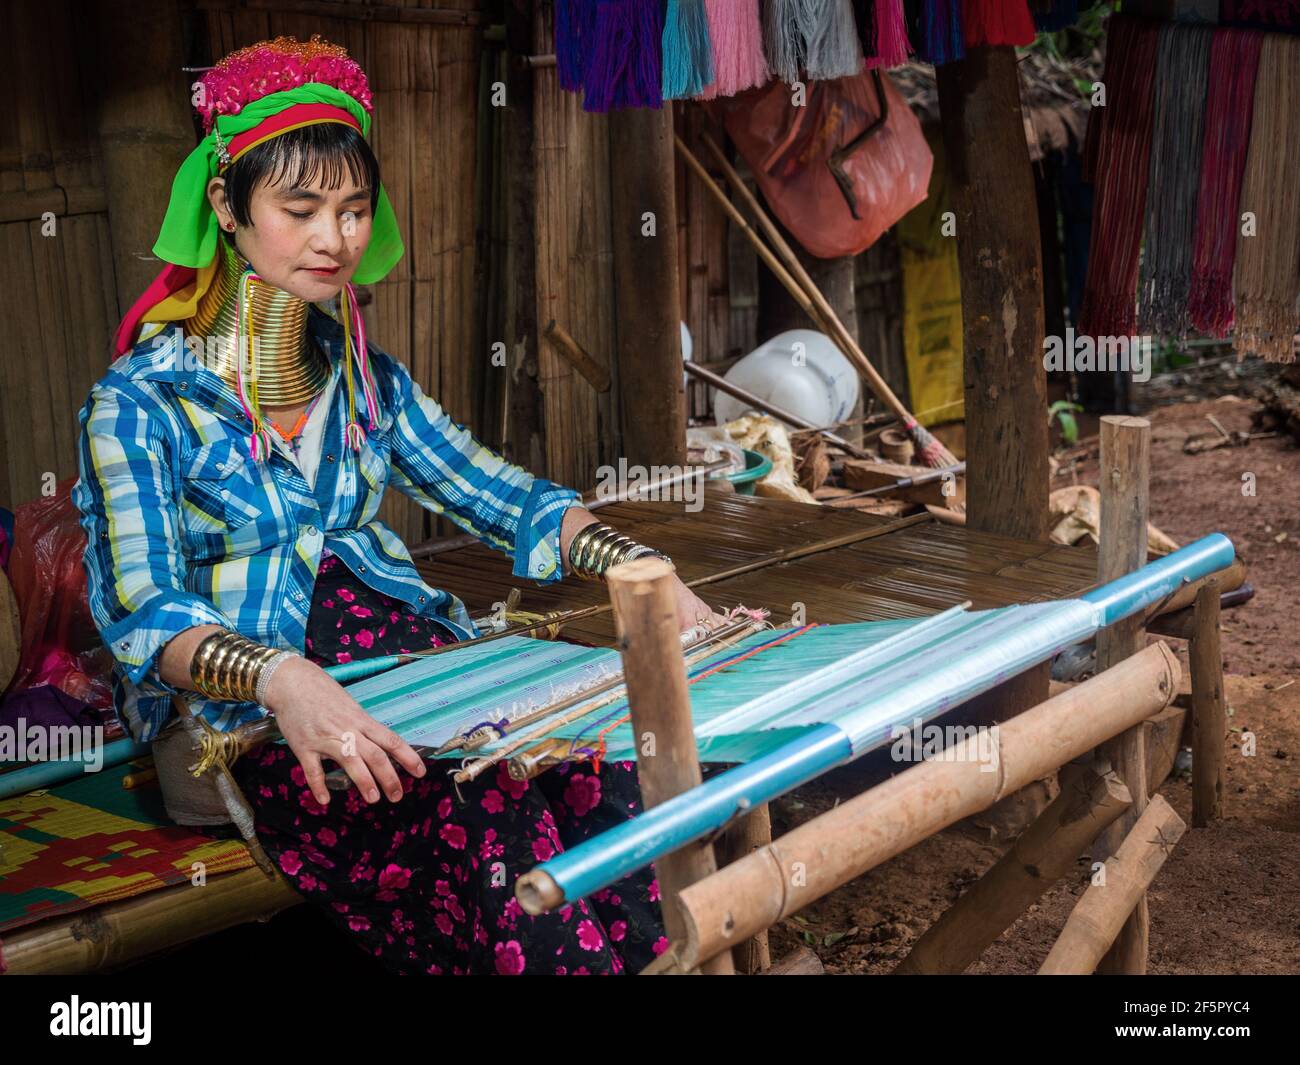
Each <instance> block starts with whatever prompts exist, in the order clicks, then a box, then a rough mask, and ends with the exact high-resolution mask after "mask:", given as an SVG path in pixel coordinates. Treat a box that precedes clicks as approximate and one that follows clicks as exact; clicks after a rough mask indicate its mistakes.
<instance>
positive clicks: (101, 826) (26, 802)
mask: <svg viewBox="0 0 1300 1065" xmlns="http://www.w3.org/2000/svg"><path fill="white" fill-rule="evenodd" d="M133 770H135V767H133V766H132V765H131V764H130V763H129V762H128V763H125V764H123V765H119V766H114V767H113V768H111V769H105V770H103V771H102V772H99V773H89V774H86V775H85V776H82V777H80V778H78V779H77V780H74V781H71V782H70V783H67V784H61V785H59V786H58V787H56V788H51V789H49V790H48V791H34V792H29V793H28V794H26V795H15V796H12V797H10V798H7V799H0V932H4V931H8V930H11V929H14V928H17V927H20V926H22V925H25V924H30V923H32V922H33V921H41V920H45V919H46V918H49V917H54V916H59V915H62V914H68V913H73V912H75V911H77V910H83V909H86V908H88V907H90V906H98V905H101V904H103V903H106V902H113V901H116V900H118V899H126V898H130V897H132V896H134V895H143V894H144V893H145V892H149V891H157V890H158V889H160V888H164V887H169V886H171V885H173V884H180V883H183V882H185V881H189V880H190V879H192V877H193V876H194V873H195V863H196V862H202V863H203V866H204V868H205V872H206V875H207V876H214V875H216V874H218V873H229V872H234V871H236V870H239V869H245V868H247V867H249V866H251V865H252V864H253V859H252V857H251V856H250V855H249V853H248V849H247V848H246V847H245V846H244V844H243V843H242V842H240V841H238V840H223V839H217V840H214V839H209V838H208V837H207V836H202V835H199V834H198V833H197V832H193V831H191V830H190V829H187V828H179V827H177V826H176V825H174V824H172V823H171V822H170V821H169V820H168V818H167V814H166V812H165V811H164V809H163V802H162V793H161V792H160V791H159V790H158V787H157V784H156V783H153V784H148V785H145V786H144V787H140V788H134V789H132V790H129V791H128V790H127V789H125V788H123V787H122V778H123V777H124V776H126V775H127V774H128V773H130V772H132V771H133Z"/></svg>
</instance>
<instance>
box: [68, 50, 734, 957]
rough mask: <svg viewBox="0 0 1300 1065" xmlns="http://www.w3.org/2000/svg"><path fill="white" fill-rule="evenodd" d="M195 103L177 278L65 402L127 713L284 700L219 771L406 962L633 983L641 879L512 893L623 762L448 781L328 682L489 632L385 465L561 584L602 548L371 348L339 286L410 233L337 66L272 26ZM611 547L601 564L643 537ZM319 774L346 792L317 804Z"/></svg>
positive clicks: (368, 941)
mask: <svg viewBox="0 0 1300 1065" xmlns="http://www.w3.org/2000/svg"><path fill="white" fill-rule="evenodd" d="M195 99H196V104H197V106H198V110H199V113H200V115H201V116H202V118H203V122H204V129H205V131H206V136H205V137H204V139H203V140H202V141H201V142H200V144H199V146H198V147H197V148H196V149H195V150H194V152H193V153H192V154H191V156H190V157H189V158H188V159H187V160H186V162H185V163H184V164H183V166H182V167H181V169H180V171H179V172H178V174H177V176H176V180H175V182H174V185H173V190H172V197H171V201H170V203H169V205H168V208H167V213H166V217H165V220H164V223H163V227H162V232H161V235H160V237H159V240H158V243H157V245H155V248H154V251H155V253H156V254H157V255H158V256H159V257H160V258H161V259H162V260H164V261H165V262H166V263H168V264H169V265H168V266H167V267H166V268H165V269H164V271H163V273H162V274H161V275H160V277H159V278H158V280H157V281H156V282H155V283H154V285H153V286H152V287H151V288H150V290H149V291H148V292H147V293H146V294H145V296H144V297H143V298H142V299H141V301H140V302H139V303H138V304H137V305H136V307H134V308H133V309H132V311H131V313H130V314H128V316H127V318H126V320H125V321H124V322H123V324H122V327H121V329H120V330H119V334H118V346H119V354H120V355H121V357H120V358H119V359H118V360H117V361H116V362H114V363H113V365H112V367H111V368H110V369H109V371H108V373H107V374H106V375H105V377H104V378H103V379H102V380H101V381H100V382H99V383H98V384H97V385H96V386H95V388H94V389H93V390H92V392H91V395H90V398H89V399H88V400H87V402H86V405H85V406H84V407H83V409H82V411H81V415H80V417H81V424H82V427H83V429H82V435H81V440H80V466H81V477H80V479H79V480H78V482H77V484H76V487H75V489H74V494H73V498H74V501H75V502H76V504H77V506H78V508H79V509H80V511H81V513H82V527H83V528H84V529H85V531H86V534H87V538H88V543H87V548H86V555H85V564H86V571H87V575H88V580H89V592H90V604H91V608H92V611H93V613H94V616H95V619H96V623H97V625H98V626H99V629H100V631H101V634H102V636H103V638H104V640H105V642H106V643H107V644H108V646H109V647H110V649H111V650H112V652H113V654H114V656H115V658H116V661H117V664H118V668H117V670H115V673H116V678H115V679H116V683H115V702H116V705H117V707H118V712H119V715H120V716H121V717H122V719H123V721H124V723H125V724H126V725H127V726H128V728H129V729H130V730H131V732H132V733H133V734H134V735H135V736H136V737H137V738H138V739H141V740H152V739H153V738H155V737H156V736H158V735H159V733H160V732H162V731H163V730H164V729H167V728H169V727H174V724H175V716H174V713H173V709H172V702H171V698H170V697H171V696H172V695H173V694H176V693H178V692H179V693H182V694H183V696H184V698H186V700H187V701H188V702H189V703H190V706H191V708H192V711H193V713H194V714H195V715H196V716H197V717H199V718H201V719H203V720H204V721H206V722H207V723H208V724H209V725H211V726H212V727H213V728H216V729H219V730H225V729H229V728H233V727H235V726H237V725H239V724H242V723H244V722H246V721H250V720H253V719H255V718H257V717H260V716H262V715H264V714H265V713H266V712H267V711H268V710H269V711H270V712H272V713H274V715H275V717H276V720H277V723H278V725H279V727H280V730H281V732H282V733H283V735H284V737H285V739H286V741H287V746H288V750H286V749H285V748H284V746H282V745H276V744H270V745H267V746H265V747H264V748H262V749H261V750H260V751H258V752H255V753H254V754H253V755H250V756H246V757H245V758H244V759H242V760H241V761H240V762H238V763H237V764H236V766H235V770H234V771H235V775H236V778H237V780H238V782H239V784H240V785H241V787H242V789H243V791H244V794H245V796H246V798H247V799H248V801H249V803H250V804H251V806H252V808H253V810H254V813H255V817H256V825H257V831H258V836H259V838H260V839H261V841H262V843H263V846H264V848H265V849H266V851H267V852H268V854H270V855H271V857H272V859H273V860H274V861H275V862H276V863H277V864H278V866H279V868H280V869H281V870H283V872H284V874H285V876H286V877H288V878H289V880H290V882H291V883H293V884H294V885H295V887H296V888H297V889H298V890H299V891H300V892H301V893H302V894H303V895H305V896H306V898H307V899H308V900H310V901H311V902H313V903H315V904H317V905H318V906H320V907H321V908H322V910H323V912H324V913H326V914H327V915H329V917H330V919H331V920H332V921H333V922H334V923H335V924H336V925H338V926H339V927H340V928H342V929H345V930H346V931H347V932H348V933H349V934H350V935H352V936H353V937H354V938H355V939H356V940H357V941H358V943H359V944H360V945H361V946H363V947H364V948H365V949H366V950H368V951H370V952H371V953H373V954H375V955H376V956H378V957H379V958H381V959H382V960H383V961H384V963H385V964H386V965H388V966H389V967H390V968H392V969H394V970H396V971H399V972H430V973H440V972H469V971H488V972H501V973H520V972H541V973H552V972H558V973H566V972H567V973H580V972H620V971H636V970H637V969H639V968H641V967H643V966H644V965H645V964H646V963H647V962H648V961H650V960H651V959H652V958H653V956H654V954H655V953H657V952H658V951H660V950H662V949H663V947H664V946H665V941H664V940H663V937H662V930H661V928H660V926H659V923H658V922H659V918H658V907H657V904H656V903H657V892H656V888H655V884H654V881H653V880H652V879H651V874H650V873H649V872H647V873H646V874H643V875H642V876H640V877H638V878H631V879H629V880H627V881H625V882H624V883H623V884H621V885H619V888H618V890H611V891H605V892H601V893H600V894H599V895H598V896H596V897H593V898H592V899H590V900H584V901H580V902H579V903H578V904H577V905H576V906H575V907H567V908H566V909H565V910H562V911H560V912H558V913H556V914H551V915H546V916H543V917H538V918H529V917H527V916H525V915H524V914H523V913H522V912H521V911H520V910H519V908H518V906H517V904H516V903H515V902H514V898H513V887H514V880H515V879H516V877H517V876H518V875H519V874H520V873H521V872H523V871H525V870H526V869H528V868H529V867H531V866H532V865H533V864H535V863H536V862H537V861H540V860H544V859H545V858H547V857H549V856H550V855H551V854H553V853H555V852H557V851H559V850H561V849H563V848H564V846H565V845H571V844H572V843H574V842H575V841H576V840H579V839H582V838H585V837H586V836H588V835H590V834H592V833H593V832H596V831H600V830H602V829H603V828H605V827H608V826H610V825H612V824H614V823H616V822H617V821H619V820H621V819H624V818H627V817H630V816H632V815H633V814H635V813H636V812H637V810H638V792H637V789H636V783H635V772H634V767H633V765H632V764H631V763H621V764H615V765H608V766H605V767H603V768H602V769H601V770H600V771H599V773H593V772H592V771H590V770H589V769H586V768H582V767H577V768H574V769H572V770H571V771H569V772H567V773H566V772H561V771H554V772H551V773H547V774H543V775H542V777H540V778H538V779H537V780H536V781H534V782H532V783H529V784H518V783H516V782H514V781H511V780H509V778H508V777H507V776H506V775H505V774H504V773H502V774H500V775H498V776H496V777H491V776H488V777H487V778H486V779H481V780H480V781H477V782H475V783H474V784H473V785H469V786H462V788H461V792H460V795H459V796H458V795H456V794H453V793H452V791H451V790H450V788H449V785H448V784H447V783H445V780H446V778H445V775H444V774H443V773H441V772H432V773H430V772H428V771H427V769H426V767H425V765H424V763H423V761H422V760H421V759H420V757H419V756H418V755H417V754H416V753H415V752H414V751H413V750H412V749H411V747H410V746H409V745H408V744H406V743H405V742H404V741H402V740H401V739H400V738H399V737H398V736H397V735H396V734H394V733H393V732H391V731H390V730H389V729H387V728H385V727H383V726H382V725H380V724H379V723H377V722H376V721H374V720H373V719H372V718H370V717H369V716H368V715H367V714H366V713H365V712H364V711H363V710H362V709H361V707H360V706H359V705H358V704H357V703H356V701H355V700H353V699H352V698H351V697H350V696H349V695H348V694H347V692H346V691H345V690H344V689H343V688H342V687H340V686H339V684H337V683H336V682H335V681H334V680H333V679H332V678H331V677H330V676H329V675H327V674H326V673H325V672H324V670H323V669H322V666H323V665H329V664H333V663H337V662H345V661H349V660H350V659H352V658H361V657H368V656H372V655H382V654H391V653H397V652H404V651H413V650H419V649H423V648H428V647H431V646H437V645H439V644H443V643H447V642H453V641H457V640H463V639H469V638H472V637H474V636H475V635H477V632H476V630H475V627H474V625H473V622H472V621H471V620H470V618H469V615H468V613H467V611H466V609H465V607H464V605H463V604H462V603H461V601H460V600H459V599H458V598H456V597H455V596H454V595H451V594H450V593H448V592H446V591H442V590H437V589H434V588H431V587H429V586H428V585H427V584H425V583H424V582H423V581H422V580H421V579H420V577H419V576H418V574H417V573H416V571H415V568H414V566H413V565H412V564H411V559H410V555H409V553H408V551H407V549H406V547H405V545H403V544H402V542H401V541H400V540H399V539H398V538H397V537H396V536H395V535H394V534H393V533H392V531H391V530H389V529H388V528H387V527H386V526H384V524H383V523H382V522H380V521H378V520H376V518H375V514H376V512H377V510H378V507H379V502H380V499H381V497H382V495H383V492H384V489H385V486H386V485H387V483H388V482H389V481H390V480H391V482H392V483H393V485H394V486H395V487H397V488H398V489H399V490H400V491H402V492H404V493H406V494H407V495H409V496H411V497H412V498H414V499H416V500H417V501H418V502H420V503H421V504H422V505H423V506H425V507H427V508H429V509H430V510H431V511H433V512H435V513H438V514H443V515H445V516H447V517H449V518H451V519H452V520H453V521H455V522H456V523H457V524H458V525H460V526H462V527H463V528H465V529H467V530H469V531H470V532H472V533H474V534H475V535H476V536H478V537H479V538H480V539H481V540H483V541H484V542H486V543H489V544H491V545H492V546H494V547H496V548H498V549H500V550H502V551H504V552H505V553H506V554H508V555H509V556H510V557H511V558H512V559H513V561H514V568H513V573H514V575H515V576H518V577H528V578H532V579H534V580H538V581H554V580H560V579H561V578H562V577H563V576H565V575H566V574H567V573H569V572H571V571H572V569H573V567H572V563H571V560H572V559H573V558H577V559H579V560H580V562H581V560H582V559H583V558H585V554H584V553H583V552H582V551H581V548H582V546H583V544H584V543H586V542H589V541H591V540H592V539H593V538H595V539H597V540H608V539H612V538H613V537H614V535H615V534H614V533H613V532H612V530H608V527H607V526H602V525H601V524H600V523H598V522H596V519H595V518H594V517H593V516H592V515H591V514H590V513H589V512H587V511H586V510H585V509H584V508H583V507H582V506H581V503H580V497H579V496H578V494H577V493H576V492H573V491H572V490H570V489H567V488H563V487H561V486H559V485H555V484H552V483H551V482H549V481H546V480H543V479H541V478H537V477H533V476H531V475H530V474H528V473H527V472H525V471H524V470H522V469H519V468H518V467H516V466H512V465H510V464H508V463H506V462H505V461H504V460H503V459H501V458H500V456H498V455H496V454H494V453H492V452H491V451H489V450H488V449H486V448H485V447H483V446H482V445H481V444H479V443H477V442H476V441H475V440H474V439H473V437H472V436H471V435H470V434H469V433H468V432H467V431H466V430H465V429H464V428H463V427H462V426H460V425H458V424H456V423H455V422H453V421H452V420H451V419H450V418H448V417H447V415H446V414H445V413H443V411H442V410H441V408H440V407H439V406H438V404H437V403H435V402H434V401H433V400H432V399H430V398H429V397H427V396H425V395H424V394H423V393H422V392H421V390H420V388H419V386H418V385H417V384H416V383H415V382H414V381H413V380H412V379H411V376H410V374H409V372H408V371H407V369H406V367H405V366H404V365H402V364H401V363H399V362H397V361H396V360H395V359H393V358H391V357H390V356H388V355H387V354H385V353H384V352H383V351H381V350H379V349H378V348H377V347H375V346H374V345H370V344H367V342H366V339H365V331H364V323H363V322H362V320H361V316H360V314H359V313H358V311H357V307H356V302H355V299H354V297H353V293H352V288H351V284H350V282H352V281H353V280H356V281H357V282H360V283H366V284H369V283H373V282H376V281H378V280H380V279H381V278H382V277H383V276H384V275H385V274H386V273H387V272H388V271H389V270H390V269H391V268H392V266H393V264H394V263H395V262H396V261H397V259H398V258H399V257H400V256H401V254H402V250H403V249H402V242H401V238H400V236H399V235H398V233H397V229H396V224H395V221H394V217H393V212H392V209H391V207H390V206H389V203H388V199H387V196H386V195H385V193H384V191H383V188H382V186H381V185H380V181H379V169H378V165H377V163H376V162H375V158H374V156H373V154H372V153H371V150H370V148H369V146H368V145H367V142H366V138H367V136H368V134H369V126H370V111H371V101H370V93H369V90H368V88H367V86H366V80H365V76H364V74H363V73H362V72H361V70H360V68H359V67H358V66H357V65H356V64H355V63H354V62H353V61H352V60H351V59H349V58H348V57H347V54H346V52H344V50H343V49H342V48H339V47H337V46H334V45H330V44H327V43H325V42H322V41H320V40H319V39H318V38H316V37H313V38H312V40H311V41H310V42H307V43H305V44H304V43H300V42H298V41H295V40H293V39H292V38H277V39H276V40H275V41H269V42H262V43H260V44H257V45H254V46H252V47H250V48H246V49H242V50H241V51H239V52H236V53H234V54H232V55H231V56H228V57H227V58H226V59H224V60H223V61H222V62H221V63H219V64H218V65H217V66H216V67H215V68H214V69H213V70H211V71H210V72H209V73H208V74H207V75H206V76H205V77H204V79H203V80H202V82H200V83H199V85H198V87H197V91H196V96H195ZM618 546H619V550H615V551H613V552H610V553H609V554H611V557H614V558H629V557H639V556H640V555H642V554H647V553H656V552H652V551H651V549H650V548H648V547H644V546H642V545H638V544H635V543H632V542H631V541H627V540H626V538H623V539H622V540H621V541H619V544H618ZM581 575H583V576H587V577H591V578H595V577H598V576H599V573H597V572H582V573H581ZM676 596H677V608H678V615H679V621H680V623H681V627H682V628H687V627H689V626H691V625H693V624H695V623H697V622H698V621H700V620H702V619H705V620H708V621H709V622H710V623H713V622H714V621H716V620H717V615H714V614H713V612H712V611H711V610H710V609H709V608H708V607H707V606H706V605H705V604H704V603H702V602H701V601H700V600H699V599H698V598H696V597H695V596H694V595H693V594H692V593H691V592H690V591H689V590H688V589H686V588H685V587H684V586H683V585H682V584H681V582H680V581H677V584H676ZM326 761H332V762H336V763H338V764H339V765H341V766H342V767H343V768H344V769H345V770H346V771H347V773H348V775H349V776H350V777H351V778H352V780H353V781H354V782H355V785H356V789H355V790H352V791H349V792H347V793H346V794H345V795H344V796H339V797H335V798H331V796H330V793H329V791H328V790H327V789H326V787H325V784H324V772H325V767H324V765H323V763H324V762H326ZM381 792H382V794H383V798H381V795H380V793H381Z"/></svg>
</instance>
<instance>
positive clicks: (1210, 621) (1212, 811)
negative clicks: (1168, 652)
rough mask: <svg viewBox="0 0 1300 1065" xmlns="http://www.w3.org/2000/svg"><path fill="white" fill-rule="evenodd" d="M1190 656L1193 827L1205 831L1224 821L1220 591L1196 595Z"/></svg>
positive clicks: (1212, 585)
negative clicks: (1210, 824) (1216, 822)
mask: <svg viewBox="0 0 1300 1065" xmlns="http://www.w3.org/2000/svg"><path fill="white" fill-rule="evenodd" d="M1187 654H1188V658H1189V660H1190V664H1191V672H1192V826H1193V827H1194V828H1204V827H1205V826H1206V825H1208V824H1209V823H1210V822H1211V821H1217V820H1219V818H1221V817H1222V816H1223V763H1224V758H1225V757H1226V753H1227V752H1226V751H1225V749H1224V746H1223V740H1224V736H1225V734H1226V733H1227V728H1228V719H1227V707H1226V706H1225V704H1224V699H1223V656H1222V655H1221V654H1220V652H1219V586H1218V583H1217V582H1215V581H1209V582H1207V583H1206V584H1204V585H1202V587H1201V590H1200V591H1199V592H1197V593H1196V607H1195V609H1194V611H1193V627H1192V638H1191V640H1190V641H1188V646H1187Z"/></svg>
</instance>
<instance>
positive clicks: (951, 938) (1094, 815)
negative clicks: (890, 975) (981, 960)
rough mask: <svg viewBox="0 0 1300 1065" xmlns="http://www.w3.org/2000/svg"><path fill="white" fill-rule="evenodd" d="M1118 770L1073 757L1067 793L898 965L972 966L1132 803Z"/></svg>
mask: <svg viewBox="0 0 1300 1065" xmlns="http://www.w3.org/2000/svg"><path fill="white" fill-rule="evenodd" d="M1131 801H1132V800H1131V799H1130V798H1129V793H1128V789H1127V788H1126V787H1124V785H1123V783H1121V781H1120V779H1119V777H1117V776H1116V775H1115V774H1114V773H1113V772H1112V771H1110V770H1109V769H1108V768H1106V767H1099V766H1096V765H1086V766H1079V765H1071V766H1068V767H1067V768H1066V770H1063V771H1062V780H1061V793H1060V794H1059V795H1058V796H1057V797H1056V799H1055V800H1053V802H1052V803H1051V804H1050V805H1049V806H1048V807H1047V809H1046V810H1044V811H1043V812H1042V813H1041V814H1040V815H1039V816H1038V818H1037V820H1035V821H1034V823H1033V824H1032V825H1030V826H1029V827H1028V828H1027V829H1025V831H1024V832H1023V833H1022V834H1021V836H1020V838H1019V839H1018V840H1016V843H1015V846H1013V847H1012V848H1011V849H1010V850H1009V851H1007V853H1006V854H1004V855H1003V856H1002V857H1001V858H1000V859H999V860H998V862H997V864H996V865H994V866H993V868H992V869H990V870H989V871H988V872H987V873H985V874H984V875H983V876H982V877H980V879H979V880H978V881H977V882H976V883H975V884H974V885H972V887H971V888H970V890H969V891H967V892H966V894H964V895H963V896H962V897H961V898H960V899H958V900H957V901H956V902H955V903H954V904H953V905H952V906H951V907H949V908H948V910H947V911H946V912H945V913H944V914H943V916H941V917H940V918H939V920H938V921H936V922H935V923H934V924H933V925H931V926H930V927H929V928H928V929H927V930H926V932H925V934H924V935H923V936H921V938H920V939H918V940H917V941H916V945H915V946H913V947H912V950H911V953H909V954H908V955H907V957H906V958H904V959H903V961H902V962H901V963H900V964H899V965H898V967H897V968H895V969H894V972H895V973H896V974H898V975H900V976H910V975H919V974H931V973H960V972H964V971H965V969H966V968H967V966H969V965H970V964H971V963H972V962H973V961H975V959H977V958H978V957H979V956H980V955H981V954H983V953H984V951H985V949H986V948H987V947H988V945H989V944H990V943H992V942H993V941H994V940H995V939H997V938H998V936H1000V935H1001V934H1002V933H1003V932H1005V931H1006V930H1007V929H1008V928H1010V927H1011V925H1012V924H1013V923H1014V922H1015V920H1016V918H1017V917H1019V916H1020V915H1021V914H1022V913H1024V912H1025V910H1027V909H1028V908H1029V906H1030V904H1031V903H1033V902H1036V901H1037V900H1038V899H1039V898H1041V897H1042V895H1043V893H1044V892H1045V891H1047V889H1048V888H1050V887H1051V886H1052V885H1053V884H1055V883H1056V882H1057V881H1058V880H1060V879H1061V877H1063V876H1065V875H1066V874H1067V873H1069V872H1070V871H1071V870H1072V869H1073V868H1074V865H1075V862H1076V861H1077V859H1078V857H1079V854H1080V853H1081V852H1082V851H1083V849H1084V848H1085V847H1086V846H1088V844H1089V843H1091V842H1092V841H1093V839H1095V838H1096V836H1097V833H1098V832H1100V831H1101V830H1102V829H1103V828H1105V827H1106V826H1107V825H1109V824H1110V823H1111V822H1112V821H1114V820H1115V818H1117V817H1118V816H1119V815H1120V814H1122V813H1123V812H1124V811H1125V810H1126V809H1128V807H1129V804H1130V803H1131Z"/></svg>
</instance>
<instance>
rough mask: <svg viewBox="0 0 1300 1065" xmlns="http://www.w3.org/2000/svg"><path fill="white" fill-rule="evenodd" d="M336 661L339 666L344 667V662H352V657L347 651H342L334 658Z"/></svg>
mask: <svg viewBox="0 0 1300 1065" xmlns="http://www.w3.org/2000/svg"><path fill="white" fill-rule="evenodd" d="M334 659H335V661H336V662H338V664H339V665H342V664H343V663H344V662H351V661H352V656H351V655H350V654H348V652H347V651H340V652H339V653H338V654H336V655H335V656H334Z"/></svg>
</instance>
